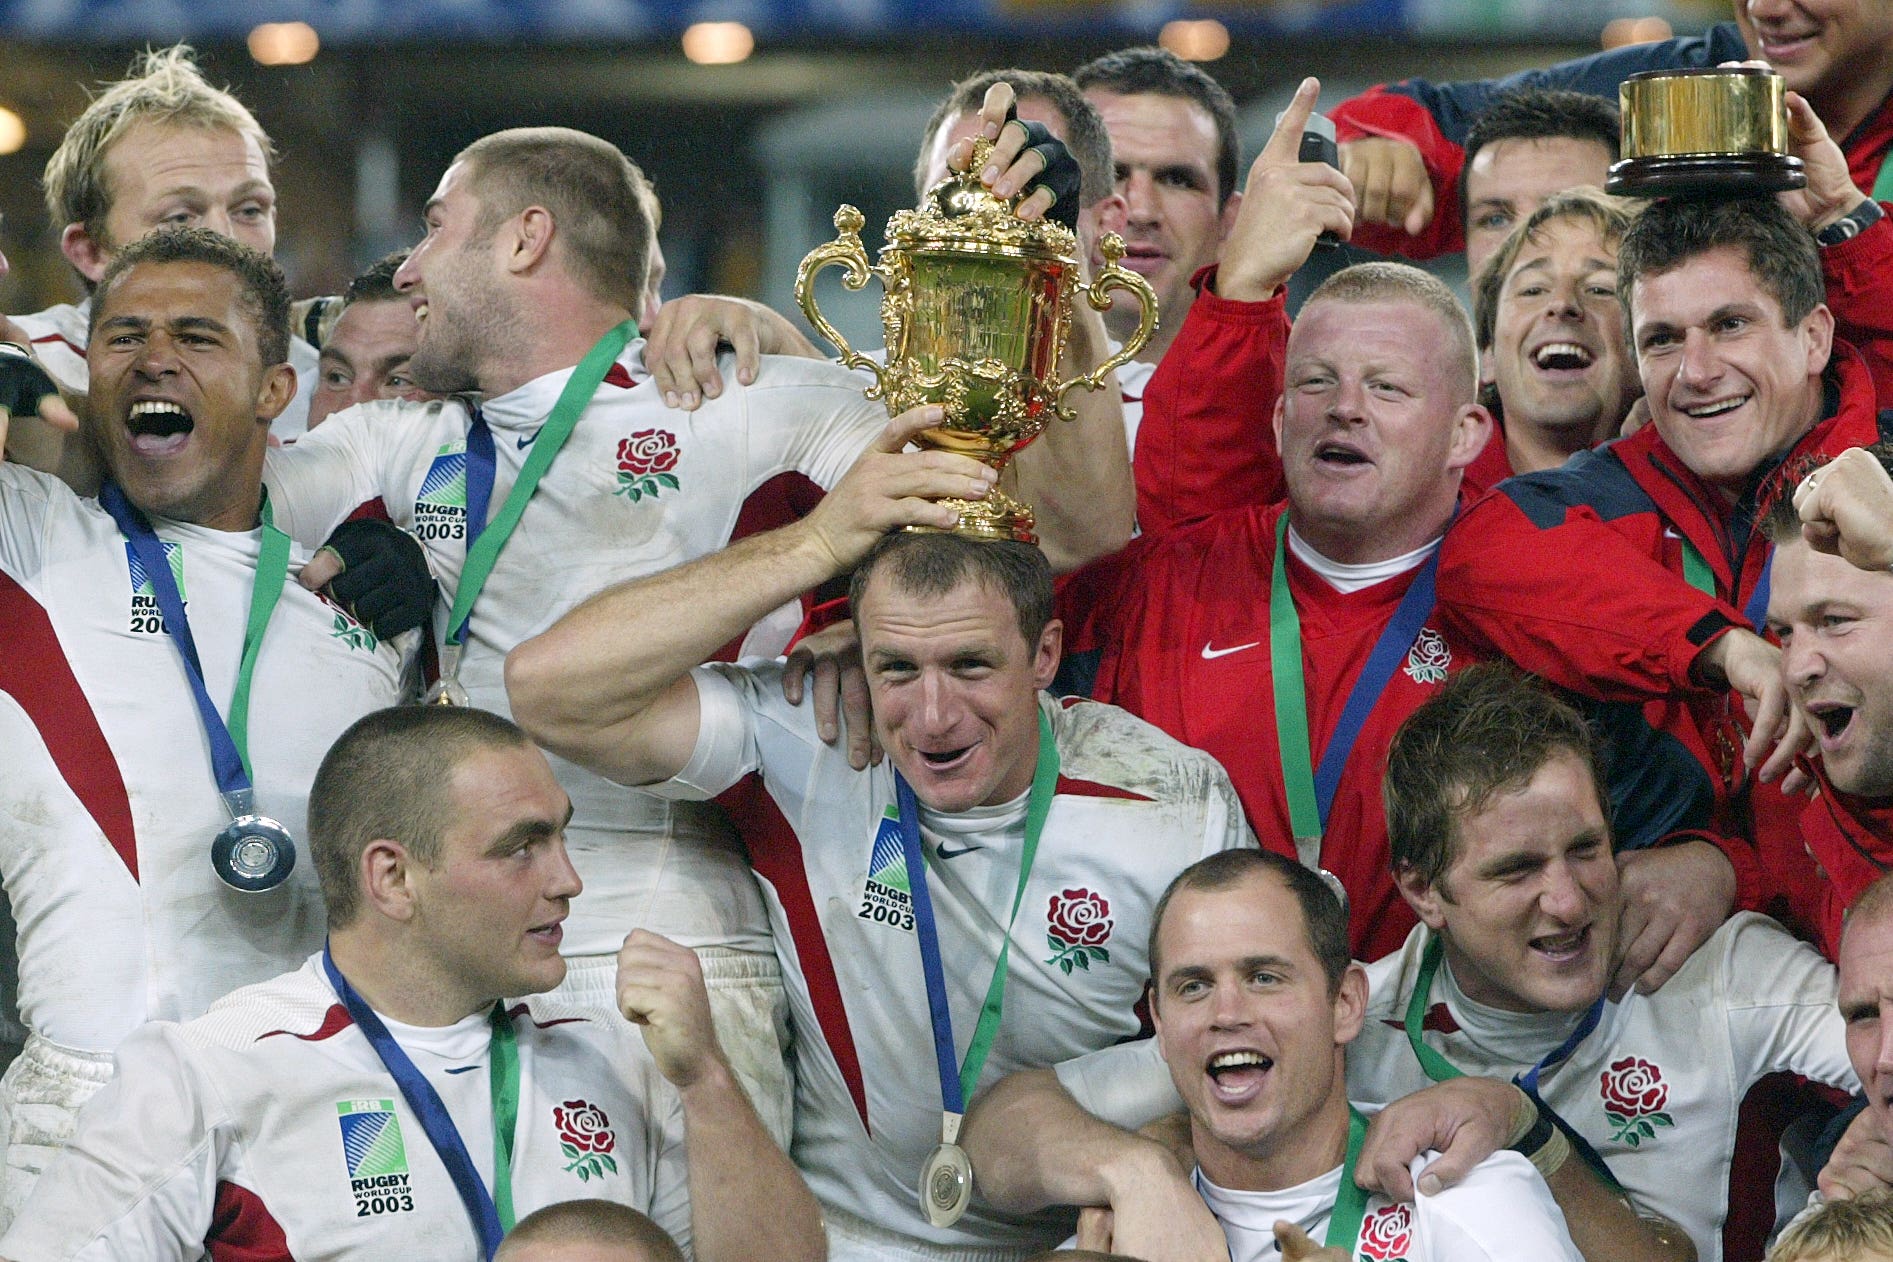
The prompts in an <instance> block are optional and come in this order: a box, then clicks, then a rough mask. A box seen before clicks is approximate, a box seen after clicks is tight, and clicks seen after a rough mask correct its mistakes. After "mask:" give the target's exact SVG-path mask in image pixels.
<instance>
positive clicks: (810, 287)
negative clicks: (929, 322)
mask: <svg viewBox="0 0 1893 1262" xmlns="http://www.w3.org/2000/svg"><path fill="white" fill-rule="evenodd" d="M865 222H867V221H866V220H865V219H863V218H862V215H861V212H860V211H858V210H856V209H855V208H854V207H853V206H850V205H847V204H846V203H843V205H842V207H841V209H840V210H837V211H836V212H835V229H836V231H837V232H839V233H840V234H841V235H840V236H838V237H836V238H835V239H834V240H833V241H830V242H829V243H828V244H827V245H820V246H816V247H815V248H814V249H813V250H810V251H809V252H808V255H807V256H806V257H804V258H803V260H802V267H801V269H800V270H799V271H797V272H796V274H795V301H796V303H797V304H798V305H799V306H800V307H801V308H802V314H803V315H804V316H806V317H808V322H809V323H810V324H812V325H814V326H815V331H816V332H817V333H820V334H821V335H822V336H823V337H824V338H826V339H827V340H828V342H829V343H830V344H831V345H833V346H834V348H835V349H836V350H838V351H840V352H841V363H842V366H843V367H846V368H865V369H867V370H868V371H869V372H871V373H873V374H874V384H873V385H872V386H870V387H869V388H868V391H867V396H868V398H870V399H877V398H879V397H881V394H882V392H883V391H884V390H885V389H886V388H887V374H886V372H885V370H883V369H882V367H881V365H879V364H877V363H875V362H874V361H873V360H871V359H869V358H868V357H867V356H866V355H863V354H861V352H859V351H857V350H855V348H854V347H852V346H850V345H848V339H847V338H845V337H843V336H842V335H841V331H840V330H839V329H837V328H836V327H835V326H834V325H832V324H830V323H829V322H828V317H827V316H824V315H823V314H822V311H821V308H820V307H819V306H817V305H816V302H815V278H816V276H818V275H820V274H821V272H822V271H823V269H825V268H829V267H845V268H846V269H848V270H847V271H846V272H844V273H843V274H842V277H841V283H842V286H843V287H844V288H846V289H861V288H864V287H865V286H866V285H867V283H868V277H870V276H873V275H875V274H876V273H875V269H874V268H872V267H869V266H868V252H867V250H866V249H865V248H863V247H862V245H861V225H862V224H864V223H865ZM1138 345H1139V346H1142V345H1143V343H1142V342H1141V341H1140V342H1139V343H1138Z"/></svg>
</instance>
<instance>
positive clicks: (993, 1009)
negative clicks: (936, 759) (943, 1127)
mask: <svg viewBox="0 0 1893 1262" xmlns="http://www.w3.org/2000/svg"><path fill="white" fill-rule="evenodd" d="M1057 787H1058V743H1057V741H1056V740H1054V739H1053V737H1052V725H1051V722H1050V721H1049V720H1048V719H1047V718H1046V717H1045V713H1044V711H1042V710H1041V711H1040V712H1039V749H1038V765H1037V766H1035V767H1034V768H1033V770H1032V790H1031V793H1030V795H1029V796H1028V797H1027V799H1026V807H1025V845H1024V848H1023V849H1022V850H1021V851H1020V854H1019V882H1018V887H1017V888H1016V889H1015V891H1014V892H1013V895H1012V913H1011V915H1010V916H1009V917H1008V918H1007V920H1006V933H1005V937H1004V938H1002V939H1001V945H1000V948H999V959H998V960H997V961H996V962H995V963H994V965H993V975H992V980H991V981H990V982H989V983H987V986H986V998H985V1002H984V1003H982V1004H981V1005H980V1009H979V1021H978V1022H977V1024H975V1025H974V1027H973V1038H972V1041H971V1042H970V1043H968V1044H967V1047H966V1059H965V1061H964V1062H962V1064H961V1065H960V1067H959V1072H958V1073H957V1074H955V1073H954V1065H953V1018H952V1014H951V1012H950V1011H949V1010H948V1008H947V997H946V975H945V972H944V970H943V968H942V966H941V959H940V939H939V934H938V931H937V930H936V928H935V926H934V916H933V898H932V896H931V895H930V894H929V892H928V890H927V871H926V856H925V852H924V851H923V850H922V848H921V845H920V810H919V805H918V803H917V802H916V801H915V798H914V791H913V787H912V786H911V785H909V784H908V783H907V781H906V779H905V777H903V776H901V775H900V773H899V772H896V773H895V776H894V788H895V794H896V800H897V801H898V802H899V804H900V828H901V845H902V849H903V851H904V852H905V858H906V864H907V883H908V885H909V886H910V887H911V889H910V894H911V896H912V898H913V900H914V928H915V935H916V937H917V938H918V939H919V947H920V964H921V971H922V972H923V973H924V974H925V977H926V983H927V1006H928V1011H929V1016H930V1019H931V1022H932V1025H933V1041H934V1056H935V1059H936V1060H937V1061H938V1062H939V1069H940V1093H941V1103H942V1106H943V1107H944V1110H945V1112H946V1113H947V1114H948V1115H950V1116H958V1115H963V1114H964V1113H965V1112H966V1101H967V1100H968V1099H969V1098H971V1096H972V1094H973V1088H974V1087H975V1086H977V1085H978V1083H979V1075H980V1073H981V1071H983V1070H984V1069H985V1067H986V1056H987V1054H988V1053H989V1052H991V1051H992V1046H993V1040H994V1039H995V1038H996V1037H997V1036H998V1034H999V1018H1000V1013H1001V1010H1002V1009H1003V1007H1004V1004H1005V995H1006V973H1007V969H1008V961H1009V960H1010V958H1011V955H1012V927H1013V925H1014V924H1015V923H1017V921H1018V919H1019V908H1020V906H1021V905H1022V904H1023V903H1024V902H1025V887H1026V884H1027V882H1028V881H1029V880H1030V879H1031V876H1032V862H1033V860H1034V859H1035V858H1037V857H1038V848H1039V834H1040V833H1042V832H1044V830H1045V820H1046V817H1047V816H1049V815H1050V814H1051V811H1052V795H1053V793H1054V791H1055V790H1056V789H1057Z"/></svg>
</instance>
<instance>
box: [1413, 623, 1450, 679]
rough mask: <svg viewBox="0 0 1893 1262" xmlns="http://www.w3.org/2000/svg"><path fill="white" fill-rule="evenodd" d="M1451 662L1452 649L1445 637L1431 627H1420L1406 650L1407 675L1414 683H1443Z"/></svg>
mask: <svg viewBox="0 0 1893 1262" xmlns="http://www.w3.org/2000/svg"><path fill="white" fill-rule="evenodd" d="M1452 664H1453V650H1452V646H1451V645H1449V644H1447V643H1446V637H1445V636H1443V635H1441V634H1440V633H1439V632H1437V631H1435V630H1434V629H1433V628H1431V627H1421V628H1420V634H1419V636H1418V637H1417V638H1415V639H1414V641H1413V647H1412V648H1411V649H1408V650H1407V665H1406V671H1407V677H1408V678H1409V679H1411V680H1413V682H1414V683H1416V684H1443V683H1445V682H1446V672H1447V670H1448V669H1449V668H1450V667H1451V666H1452Z"/></svg>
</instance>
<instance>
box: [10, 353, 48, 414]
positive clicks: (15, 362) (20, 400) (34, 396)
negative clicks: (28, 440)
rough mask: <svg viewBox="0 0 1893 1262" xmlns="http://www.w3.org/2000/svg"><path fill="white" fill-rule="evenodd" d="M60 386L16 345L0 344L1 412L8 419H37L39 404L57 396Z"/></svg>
mask: <svg viewBox="0 0 1893 1262" xmlns="http://www.w3.org/2000/svg"><path fill="white" fill-rule="evenodd" d="M58 393H59V386H58V383H56V382H55V381H54V380H53V379H52V378H51V377H49V376H48V375H47V374H46V370H45V369H44V368H41V367H40V366H39V365H38V364H37V363H35V362H34V360H33V355H32V352H31V351H28V350H27V349H26V348H25V347H24V346H21V345H19V344H18V343H15V342H0V411H5V412H6V414H7V415H8V416H38V415H39V401H40V400H41V399H43V398H45V397H46V396H47V395H49V394H51V395H57V394H58Z"/></svg>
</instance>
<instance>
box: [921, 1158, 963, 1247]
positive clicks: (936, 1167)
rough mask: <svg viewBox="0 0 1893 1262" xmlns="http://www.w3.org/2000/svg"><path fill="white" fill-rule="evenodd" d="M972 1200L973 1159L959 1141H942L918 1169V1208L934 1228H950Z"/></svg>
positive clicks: (958, 1219)
mask: <svg viewBox="0 0 1893 1262" xmlns="http://www.w3.org/2000/svg"><path fill="white" fill-rule="evenodd" d="M972 1199H973V1162H972V1160H971V1159H970V1158H968V1157H967V1155H966V1150H965V1149H964V1148H962V1147H960V1146H959V1145H958V1144H941V1145H940V1146H939V1147H937V1148H935V1149H934V1150H933V1155H931V1156H930V1157H928V1158H927V1164H926V1165H924V1166H922V1167H921V1168H920V1208H921V1209H923V1210H925V1211H926V1213H927V1221H928V1222H930V1223H932V1224H933V1225H934V1226H936V1227H951V1226H952V1225H953V1224H954V1223H956V1222H958V1221H960V1215H961V1214H964V1213H965V1212H966V1205H967V1202H968V1201H971V1200H972Z"/></svg>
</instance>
